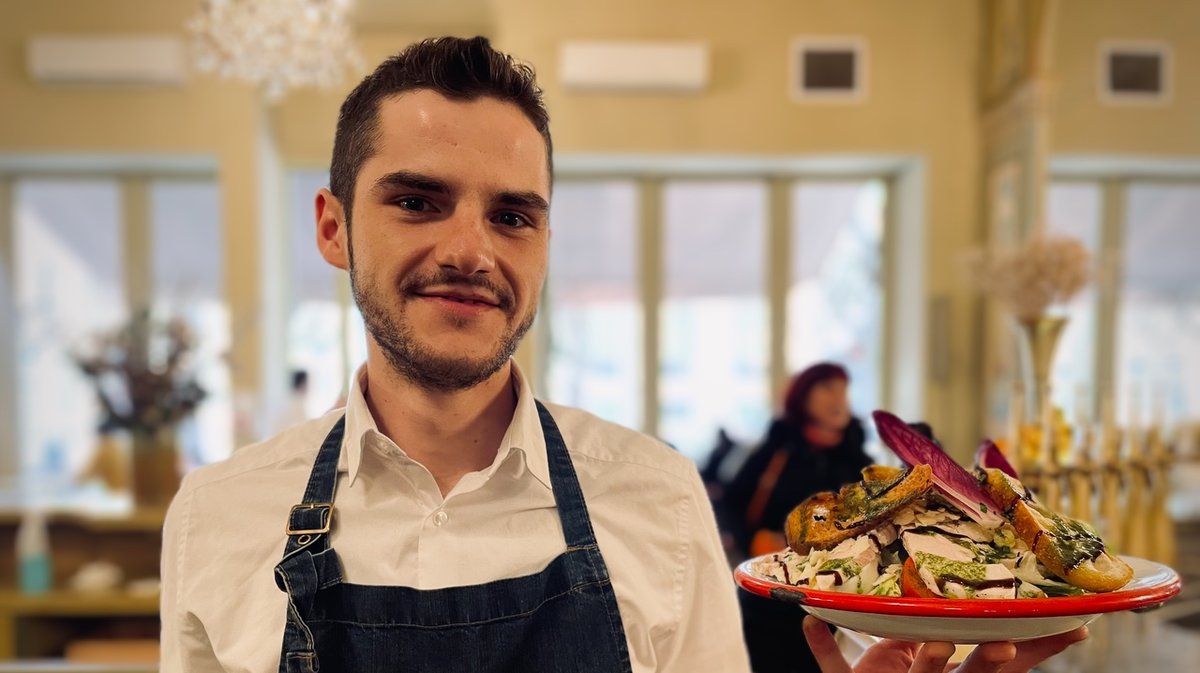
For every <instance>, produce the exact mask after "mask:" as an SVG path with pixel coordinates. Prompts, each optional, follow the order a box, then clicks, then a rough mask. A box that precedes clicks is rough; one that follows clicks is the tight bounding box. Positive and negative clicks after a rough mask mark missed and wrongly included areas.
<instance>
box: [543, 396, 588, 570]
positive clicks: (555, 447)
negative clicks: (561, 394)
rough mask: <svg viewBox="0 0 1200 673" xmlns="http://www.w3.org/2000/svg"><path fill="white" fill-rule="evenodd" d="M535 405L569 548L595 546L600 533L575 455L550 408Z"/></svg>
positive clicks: (564, 536)
mask: <svg viewBox="0 0 1200 673" xmlns="http://www.w3.org/2000/svg"><path fill="white" fill-rule="evenodd" d="M534 403H535V404H536V405H537V410H538V418H539V419H540V420H541V422H542V435H543V436H544V437H545V439H546V460H547V462H548V463H549V468H550V487H551V489H552V490H553V491H554V503H555V504H556V505H557V506H558V516H559V519H560V520H561V521H562V528H563V538H565V540H566V543H567V549H568V550H570V549H577V548H584V547H595V546H596V533H595V531H594V530H592V520H591V518H590V517H589V516H588V509H587V503H586V502H585V501H584V499H583V489H581V488H580V487H579V479H578V478H577V476H576V474H575V466H574V465H573V464H572V463H571V455H570V454H569V453H568V452H567V445H566V443H565V442H564V441H563V437H562V433H561V432H559V430H558V424H557V423H555V422H554V418H553V417H551V416H550V411H549V410H548V409H546V406H545V405H543V404H542V403H541V402H540V401H538V400H534Z"/></svg>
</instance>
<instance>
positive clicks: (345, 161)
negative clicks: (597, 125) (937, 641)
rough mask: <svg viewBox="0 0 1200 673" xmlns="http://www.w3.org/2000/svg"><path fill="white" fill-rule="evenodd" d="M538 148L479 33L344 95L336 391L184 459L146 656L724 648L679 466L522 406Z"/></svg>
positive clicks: (724, 607) (699, 493) (309, 666)
mask: <svg viewBox="0 0 1200 673" xmlns="http://www.w3.org/2000/svg"><path fill="white" fill-rule="evenodd" d="M550 157H551V143H550V133H549V128H548V117H547V114H546V111H545V109H544V107H543V106H542V102H541V93H540V90H539V89H538V88H537V86H536V84H535V82H534V78H533V73H532V71H531V70H530V69H529V68H527V67H525V66H521V65H517V64H514V62H513V61H512V60H511V59H510V58H509V57H507V56H504V55H502V54H500V53H498V52H496V51H494V50H492V49H491V47H490V46H489V44H488V43H487V41H486V40H484V39H483V38H475V39H472V40H459V39H453V38H444V39H440V40H428V41H425V42H422V43H420V44H417V45H414V46H412V47H410V48H409V49H407V50H406V51H404V52H403V53H401V54H400V55H398V56H396V57H393V58H392V59H389V60H388V61H386V62H385V63H383V64H382V65H381V66H380V67H379V68H378V69H377V70H376V71H375V73H373V74H372V75H370V76H368V77H367V78H366V79H365V80H364V81H363V82H362V83H361V84H360V85H359V86H358V87H357V88H356V89H355V90H354V91H353V92H352V93H351V94H350V95H349V97H348V98H347V99H346V101H345V103H344V104H343V106H342V109H341V114H340V116H339V119H338V128H337V133H336V137H335V140H334V151H333V159H332V165H331V169H330V187H329V189H328V190H324V189H323V190H321V191H320V193H319V194H318V195H317V198H316V219H317V236H316V239H317V244H318V247H319V248H320V251H321V254H322V255H323V256H324V258H325V259H326V260H327V261H328V262H329V263H330V264H333V265H334V266H336V267H338V268H341V269H345V270H347V271H348V272H349V273H350V279H351V286H352V288H353V292H354V297H355V300H356V301H357V302H358V305H359V308H360V309H361V311H362V314H363V318H364V321H365V323H366V327H367V334H368V344H367V346H368V347H367V362H366V364H365V365H364V366H363V368H362V369H360V370H359V372H358V374H357V376H356V377H355V380H354V381H353V385H352V388H351V390H350V393H349V397H348V401H347V404H346V407H345V409H344V410H341V409H339V410H337V411H334V412H331V413H329V414H327V415H326V416H324V417H323V418H320V419H316V420H313V421H310V422H308V423H305V424H302V425H300V426H297V427H295V428H292V429H290V430H288V431H285V432H284V433H282V434H280V435H278V436H276V437H274V438H272V439H269V440H267V441H265V442H263V443H261V444H258V445H255V446H251V447H247V448H245V449H242V450H240V451H238V452H237V453H235V454H234V456H233V457H232V458H230V459H229V460H228V461H225V462H224V463H220V464H217V465H213V466H209V467H205V468H202V469H200V470H196V471H195V472H193V473H192V474H190V475H188V477H187V478H186V479H185V481H184V484H183V486H182V488H181V490H180V493H179V494H178V496H177V497H176V499H175V501H174V502H173V503H172V505H171V509H170V511H169V513H168V515H167V521H166V526H165V535H164V549H163V561H162V575H163V598H162V620H163V660H162V670H163V671H164V672H168V673H174V672H178V671H187V672H189V673H190V672H197V671H206V672H207V671H238V672H241V671H246V672H249V671H254V672H260V673H261V672H267V671H275V670H278V671H310V672H311V671H317V670H320V671H322V672H323V673H330V672H334V671H355V672H369V671H383V670H389V671H391V670H412V671H438V672H442V671H446V672H449V671H463V672H466V671H471V672H476V671H514V672H521V673H524V672H538V671H555V672H559V671H564V672H565V671H580V672H589V673H590V672H606V671H625V672H628V671H638V672H644V671H714V672H721V673H741V672H744V671H746V670H748V666H747V661H746V655H745V652H744V648H743V646H742V642H741V636H740V629H739V626H738V615H737V607H736V602H735V600H734V589H733V586H732V582H731V579H730V575H729V571H728V568H727V566H726V565H725V563H724V555H723V552H722V549H721V546H720V543H719V541H718V538H717V532H716V528H715V525H714V522H713V516H712V511H711V509H710V507H709V505H708V501H707V499H706V497H705V491H704V487H703V485H702V484H701V481H700V479H699V477H698V475H697V473H696V470H695V467H694V466H693V465H692V464H691V463H690V462H689V461H687V460H686V459H685V458H683V457H681V456H679V455H678V454H676V453H674V452H673V451H671V450H670V449H669V448H667V447H666V446H665V445H663V444H662V443H660V442H658V441H656V440H653V439H651V438H649V437H646V436H644V435H641V434H638V433H636V432H633V431H631V430H627V429H624V428H621V427H619V426H615V425H612V424H610V423H606V422H604V421H601V420H599V419H597V418H595V417H593V416H591V415H589V414H587V413H585V412H582V411H579V410H575V409H570V408H566V407H561V406H555V405H542V404H540V403H539V402H537V401H535V400H534V398H533V395H532V391H531V390H530V388H529V385H528V383H527V381H526V380H525V378H524V376H523V375H522V373H521V372H520V371H519V370H518V368H517V367H516V366H515V365H514V364H513V363H512V360H511V355H512V353H513V352H514V350H515V348H516V346H517V344H518V342H519V341H520V339H521V337H522V336H523V335H524V334H525V332H526V330H528V328H529V326H530V324H531V323H532V321H533V318H534V315H535V312H536V308H537V301H538V296H539V293H540V291H541V288H542V282H543V280H544V278H545V274H546V266H547V247H548V240H549V223H548V210H549V199H550V184H551V165H550ZM564 226H569V223H564ZM797 635H798V634H797ZM819 637H820V636H818V638H819ZM843 663H844V661H843ZM980 670H984V669H980Z"/></svg>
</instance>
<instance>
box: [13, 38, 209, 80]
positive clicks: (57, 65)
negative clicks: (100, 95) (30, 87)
mask: <svg viewBox="0 0 1200 673" xmlns="http://www.w3.org/2000/svg"><path fill="white" fill-rule="evenodd" d="M26 63H27V66H28V69H29V76H30V77H31V78H32V79H33V81H35V82H38V83H40V84H54V85H88V86H113V85H117V86H130V85H140V86H163V85H178V84H182V83H183V81H184V79H185V77H186V75H187V66H186V62H185V50H184V46H183V40H182V39H181V38H180V37H178V36H174V35H103V36H101V35H40V36H34V37H32V38H30V40H29V42H28V44H27V45H26Z"/></svg>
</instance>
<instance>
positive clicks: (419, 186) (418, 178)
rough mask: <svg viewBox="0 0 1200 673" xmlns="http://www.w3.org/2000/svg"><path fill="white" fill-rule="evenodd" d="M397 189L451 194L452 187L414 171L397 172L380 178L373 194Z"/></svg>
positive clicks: (373, 189) (376, 182)
mask: <svg viewBox="0 0 1200 673" xmlns="http://www.w3.org/2000/svg"><path fill="white" fill-rule="evenodd" d="M396 187H406V188H408V189H416V190H419V191H422V192H434V193H437V194H449V193H450V185H448V184H446V183H445V182H443V181H441V180H438V179H437V178H434V177H430V176H428V175H423V174H421V173H414V172H413V171H396V172H394V173H388V174H387V175H383V176H380V178H379V179H378V180H376V181H375V186H374V187H373V188H372V189H371V191H372V192H375V193H380V192H384V191H387V190H389V189H395V188H396Z"/></svg>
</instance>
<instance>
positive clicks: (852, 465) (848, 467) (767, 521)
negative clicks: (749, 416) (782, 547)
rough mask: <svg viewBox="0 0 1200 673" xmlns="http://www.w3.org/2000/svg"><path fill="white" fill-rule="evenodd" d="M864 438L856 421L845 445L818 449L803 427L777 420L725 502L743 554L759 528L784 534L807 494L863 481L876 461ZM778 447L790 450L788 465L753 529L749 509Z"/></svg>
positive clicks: (730, 490) (738, 476)
mask: <svg viewBox="0 0 1200 673" xmlns="http://www.w3.org/2000/svg"><path fill="white" fill-rule="evenodd" d="M865 439H866V435H865V433H864V432H863V426H862V423H860V422H859V420H858V419H857V418H851V420H850V425H849V426H847V428H846V432H845V434H844V435H843V436H842V441H841V443H840V444H838V445H837V446H833V447H829V448H821V449H814V448H813V446H812V445H811V444H810V443H809V441H808V439H807V438H805V436H804V431H803V429H801V428H799V427H797V426H795V425H793V424H791V423H789V422H788V421H786V420H776V421H774V422H773V423H772V424H771V427H770V429H769V430H768V431H767V436H766V437H765V438H764V440H763V442H762V445H761V446H760V447H759V448H758V449H757V450H755V452H754V453H753V454H751V456H750V457H749V458H747V459H746V463H745V464H744V465H743V466H742V468H741V470H739V471H738V474H737V476H736V477H734V479H733V482H732V483H731V484H730V485H729V488H728V490H726V492H725V497H724V499H723V503H722V505H723V506H724V507H726V508H727V512H726V514H727V516H728V518H727V521H728V522H729V525H730V527H731V528H732V530H731V531H730V532H731V533H733V537H734V541H735V543H736V544H737V546H738V549H739V550H740V551H741V552H742V554H743V555H746V554H747V553H748V550H749V545H750V540H751V538H752V537H753V536H754V533H755V531H757V530H758V529H761V528H766V529H769V530H774V531H782V530H783V522H784V520H785V519H787V515H788V513H789V512H791V511H792V509H793V508H795V507H796V505H799V504H800V503H801V502H802V501H803V500H804V499H805V498H807V497H808V496H810V495H812V494H814V493H818V492H820V491H836V490H838V489H839V488H840V487H841V486H842V485H843V484H846V483H850V482H856V481H859V480H860V479H861V478H862V475H860V474H859V472H860V470H862V468H864V467H866V466H867V465H870V464H871V463H872V462H874V461H872V460H871V458H870V457H869V456H868V455H867V454H866V452H865V451H864V450H863V442H864V441H865ZM779 449H784V450H786V451H787V453H788V458H787V462H786V463H785V464H784V467H783V471H782V472H780V474H779V480H778V481H777V482H776V483H775V488H774V489H773V490H772V491H771V495H770V497H769V498H768V499H767V501H766V506H765V507H764V508H763V510H762V517H761V520H760V521H759V522H758V524H757V525H753V522H747V521H746V509H747V507H748V506H749V505H750V501H751V500H752V499H753V498H754V494H755V492H756V491H757V490H758V485H759V482H760V480H761V479H762V476H763V473H764V472H765V471H766V469H767V466H768V465H769V464H770V463H771V458H772V457H773V456H774V455H775V453H776V452H777V451H778V450H779Z"/></svg>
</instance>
